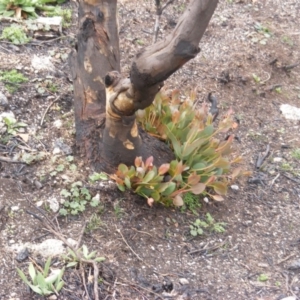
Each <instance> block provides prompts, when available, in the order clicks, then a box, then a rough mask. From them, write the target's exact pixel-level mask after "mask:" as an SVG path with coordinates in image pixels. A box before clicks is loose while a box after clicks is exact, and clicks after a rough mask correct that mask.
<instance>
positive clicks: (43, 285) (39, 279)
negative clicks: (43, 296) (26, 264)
mask: <svg viewBox="0 0 300 300" xmlns="http://www.w3.org/2000/svg"><path fill="white" fill-rule="evenodd" d="M36 280H37V285H38V286H39V287H40V289H41V290H42V291H44V290H45V289H47V286H48V285H47V282H46V280H45V278H44V276H43V274H42V273H41V272H37V275H36Z"/></svg>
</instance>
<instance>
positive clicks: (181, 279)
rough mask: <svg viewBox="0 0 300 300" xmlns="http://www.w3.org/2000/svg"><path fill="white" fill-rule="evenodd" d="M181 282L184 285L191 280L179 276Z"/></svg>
mask: <svg viewBox="0 0 300 300" xmlns="http://www.w3.org/2000/svg"><path fill="white" fill-rule="evenodd" d="M179 282H180V284H182V285H185V284H189V281H188V280H187V279H186V278H179Z"/></svg>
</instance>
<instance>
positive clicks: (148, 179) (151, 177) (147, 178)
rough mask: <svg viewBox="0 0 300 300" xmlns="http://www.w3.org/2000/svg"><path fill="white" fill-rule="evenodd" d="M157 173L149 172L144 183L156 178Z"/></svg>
mask: <svg viewBox="0 0 300 300" xmlns="http://www.w3.org/2000/svg"><path fill="white" fill-rule="evenodd" d="M155 175H156V174H155V172H154V171H153V170H151V171H149V172H148V173H147V174H146V176H145V177H144V178H143V183H148V182H149V181H151V180H152V179H153V178H154V176H155Z"/></svg>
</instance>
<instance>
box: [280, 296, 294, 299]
mask: <svg viewBox="0 0 300 300" xmlns="http://www.w3.org/2000/svg"><path fill="white" fill-rule="evenodd" d="M296 299H297V298H296V297H295V296H289V297H285V298H281V299H280V300H296Z"/></svg>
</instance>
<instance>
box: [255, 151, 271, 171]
mask: <svg viewBox="0 0 300 300" xmlns="http://www.w3.org/2000/svg"><path fill="white" fill-rule="evenodd" d="M269 153H270V145H268V146H267V149H266V151H265V152H264V153H259V154H258V158H257V161H256V165H255V167H256V168H257V169H259V168H260V167H261V166H262V164H263V162H264V160H265V159H266V158H267V157H268V155H269Z"/></svg>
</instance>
